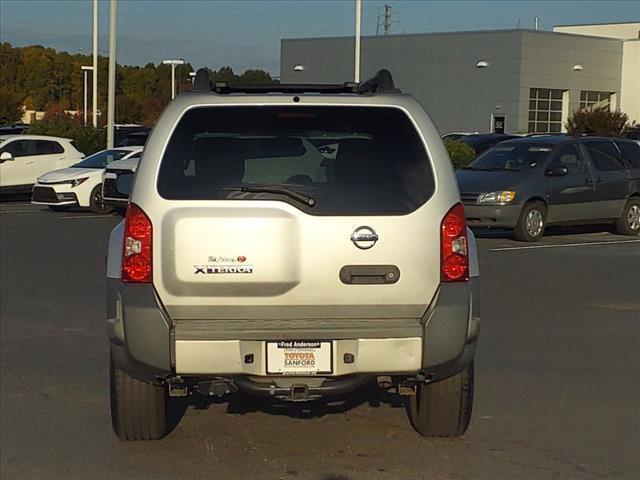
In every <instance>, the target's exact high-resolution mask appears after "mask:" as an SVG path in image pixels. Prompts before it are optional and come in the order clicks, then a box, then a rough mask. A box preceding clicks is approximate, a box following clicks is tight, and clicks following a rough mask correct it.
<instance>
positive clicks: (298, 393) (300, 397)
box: [291, 384, 309, 402]
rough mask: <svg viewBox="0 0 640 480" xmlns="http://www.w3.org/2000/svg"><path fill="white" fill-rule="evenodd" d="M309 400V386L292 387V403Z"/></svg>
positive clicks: (298, 385)
mask: <svg viewBox="0 0 640 480" xmlns="http://www.w3.org/2000/svg"><path fill="white" fill-rule="evenodd" d="M305 400H309V387H308V386H307V385H300V384H297V385H291V401H294V402H303V401H305Z"/></svg>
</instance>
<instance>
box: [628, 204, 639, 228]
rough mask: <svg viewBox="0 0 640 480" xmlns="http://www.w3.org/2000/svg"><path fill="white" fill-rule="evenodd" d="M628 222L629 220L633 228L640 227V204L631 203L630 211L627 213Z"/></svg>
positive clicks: (630, 226)
mask: <svg viewBox="0 0 640 480" xmlns="http://www.w3.org/2000/svg"><path fill="white" fill-rule="evenodd" d="M627 222H629V228H630V229H631V230H634V231H635V230H638V229H640V205H631V208H630V209H629V213H628V214H627Z"/></svg>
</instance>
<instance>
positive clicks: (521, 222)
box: [513, 202, 547, 242]
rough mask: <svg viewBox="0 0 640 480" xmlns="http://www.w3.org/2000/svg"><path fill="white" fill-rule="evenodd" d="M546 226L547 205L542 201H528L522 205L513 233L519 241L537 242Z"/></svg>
mask: <svg viewBox="0 0 640 480" xmlns="http://www.w3.org/2000/svg"><path fill="white" fill-rule="evenodd" d="M546 226H547V207H545V205H544V203H542V202H529V203H526V204H525V205H524V207H522V211H521V212H520V218H518V223H517V224H516V227H515V228H514V229H513V233H514V234H515V237H516V238H517V239H518V240H520V241H521V242H537V241H538V240H540V239H541V238H542V237H543V236H544V229H545V227H546Z"/></svg>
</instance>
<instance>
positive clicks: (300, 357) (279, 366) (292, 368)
mask: <svg viewBox="0 0 640 480" xmlns="http://www.w3.org/2000/svg"><path fill="white" fill-rule="evenodd" d="M332 361H333V342H331V341H316V340H281V341H278V342H267V374H269V375H318V374H326V373H332V372H333V368H332Z"/></svg>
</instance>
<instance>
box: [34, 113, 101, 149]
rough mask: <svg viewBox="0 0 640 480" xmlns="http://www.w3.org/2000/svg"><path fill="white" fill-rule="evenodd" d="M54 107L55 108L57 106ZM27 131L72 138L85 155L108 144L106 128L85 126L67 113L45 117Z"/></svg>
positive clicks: (35, 133)
mask: <svg viewBox="0 0 640 480" xmlns="http://www.w3.org/2000/svg"><path fill="white" fill-rule="evenodd" d="M52 108H55V106H54V107H52ZM27 133H29V134H33V135H52V136H54V137H64V138H71V139H73V141H74V145H75V146H76V148H77V149H78V150H80V151H81V152H83V153H84V154H85V155H91V154H92V153H95V152H97V151H99V150H104V149H105V148H106V145H107V136H106V130H105V129H104V128H98V129H96V128H93V127H91V126H87V127H83V126H82V124H81V123H80V122H79V121H78V119H76V118H71V117H69V116H67V115H61V116H58V117H49V118H47V117H45V119H44V120H41V121H40V122H37V123H34V124H33V125H31V126H30V127H29V130H27Z"/></svg>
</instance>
